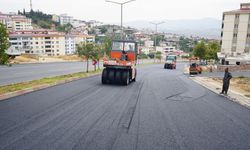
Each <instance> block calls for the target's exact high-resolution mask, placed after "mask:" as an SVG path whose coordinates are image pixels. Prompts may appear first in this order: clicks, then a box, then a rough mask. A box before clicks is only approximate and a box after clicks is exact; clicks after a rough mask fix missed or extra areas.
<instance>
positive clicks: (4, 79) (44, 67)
mask: <svg viewBox="0 0 250 150" xmlns="http://www.w3.org/2000/svg"><path fill="white" fill-rule="evenodd" d="M89 64H90V65H89V69H90V70H93V69H94V66H93V65H92V62H89ZM100 66H102V65H100ZM81 71H86V62H56V63H40V64H20V65H13V66H12V67H7V66H0V85H7V84H12V83H18V82H24V81H30V80H36V79H41V78H44V77H51V76H58V75H65V74H70V73H76V72H81Z"/></svg>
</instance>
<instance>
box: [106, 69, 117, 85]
mask: <svg viewBox="0 0 250 150" xmlns="http://www.w3.org/2000/svg"><path fill="white" fill-rule="evenodd" d="M108 80H109V83H111V84H112V83H114V81H115V71H114V70H110V71H109V74H108Z"/></svg>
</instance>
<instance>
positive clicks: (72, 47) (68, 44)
mask: <svg viewBox="0 0 250 150" xmlns="http://www.w3.org/2000/svg"><path fill="white" fill-rule="evenodd" d="M65 53H66V55H73V54H75V53H76V36H75V35H66V36H65Z"/></svg>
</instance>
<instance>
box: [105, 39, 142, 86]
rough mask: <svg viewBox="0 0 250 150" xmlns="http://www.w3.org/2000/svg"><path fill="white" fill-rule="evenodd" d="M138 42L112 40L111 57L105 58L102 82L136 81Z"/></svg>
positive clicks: (127, 82) (121, 82) (125, 83)
mask: <svg viewBox="0 0 250 150" xmlns="http://www.w3.org/2000/svg"><path fill="white" fill-rule="evenodd" d="M137 49H138V48H137V43H136V42H135V41H129V40H115V41H112V50H111V52H110V58H109V59H108V58H107V57H104V58H103V67H104V69H103V71H102V79H101V80H102V84H119V85H128V84H129V83H131V82H135V81H136V74H137V71H136V62H137Z"/></svg>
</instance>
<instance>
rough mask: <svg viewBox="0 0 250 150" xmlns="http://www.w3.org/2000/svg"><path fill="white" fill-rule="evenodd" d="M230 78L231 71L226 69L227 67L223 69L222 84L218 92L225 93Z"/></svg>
mask: <svg viewBox="0 0 250 150" xmlns="http://www.w3.org/2000/svg"><path fill="white" fill-rule="evenodd" d="M231 79H232V75H231V73H230V72H229V71H228V68H226V69H225V74H224V78H223V86H222V91H221V93H220V94H225V95H227V91H228V88H229V85H230V80H231Z"/></svg>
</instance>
